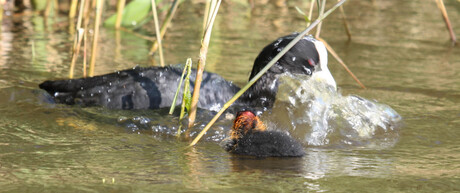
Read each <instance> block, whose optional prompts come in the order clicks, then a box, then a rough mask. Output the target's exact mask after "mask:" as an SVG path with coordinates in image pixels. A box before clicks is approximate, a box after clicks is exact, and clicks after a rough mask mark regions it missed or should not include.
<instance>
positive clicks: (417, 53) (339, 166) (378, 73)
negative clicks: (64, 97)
mask: <svg viewBox="0 0 460 193" xmlns="http://www.w3.org/2000/svg"><path fill="white" fill-rule="evenodd" d="M277 2H278V1H277ZM277 2H274V1H268V2H265V1H264V2H257V3H256V8H255V9H254V10H253V11H251V10H250V8H248V7H247V6H246V5H245V4H244V2H243V3H240V1H228V3H225V4H224V5H225V6H223V7H222V9H221V10H220V12H219V14H220V15H219V16H218V18H217V21H216V22H217V23H216V24H215V30H214V32H213V37H212V41H211V48H210V53H209V58H208V65H207V67H206V68H207V70H209V71H212V72H217V73H219V74H221V75H222V76H224V77H225V78H226V79H228V80H232V81H234V82H235V83H236V84H238V85H242V84H244V83H245V82H246V80H247V77H248V74H249V71H250V68H251V64H252V62H253V60H254V58H255V56H256V55H257V53H258V51H260V49H261V48H262V47H263V46H264V45H266V44H267V43H269V42H271V41H273V40H275V39H276V38H277V37H279V36H282V35H286V34H287V33H290V32H293V31H300V30H302V28H303V26H304V21H303V18H302V16H300V15H298V14H297V13H296V11H295V8H294V6H299V7H301V8H305V9H306V8H307V5H306V1H289V2H288V3H287V6H281V7H279V6H278V5H277ZM352 2H353V3H347V4H346V5H345V11H346V13H347V16H348V17H349V18H348V19H349V22H350V26H351V30H352V35H353V37H352V40H351V41H347V38H346V35H345V32H344V30H343V28H342V23H341V22H342V20H341V18H340V16H339V14H336V13H334V14H333V15H331V16H330V17H329V18H328V19H327V20H326V22H325V23H324V25H323V30H322V35H321V36H322V37H323V38H324V39H326V40H327V41H328V43H329V44H330V45H331V46H332V47H333V48H334V49H335V50H336V52H337V53H338V54H339V55H340V56H342V59H343V60H344V61H345V62H346V63H347V64H348V65H349V67H350V68H351V70H353V72H354V73H355V74H356V75H357V76H358V78H360V80H361V81H362V82H363V83H364V84H365V85H366V86H367V87H368V89H366V90H363V89H360V88H359V87H358V86H357V84H356V83H355V82H354V81H353V79H351V78H350V76H349V75H348V74H347V73H346V72H345V71H344V70H343V69H342V67H340V66H339V64H338V63H337V62H335V61H334V59H332V58H331V57H329V61H330V62H329V69H330V71H331V73H332V74H333V76H334V77H335V80H336V82H337V84H338V88H339V93H337V95H338V99H341V100H338V101H336V103H333V104H336V105H339V106H340V105H342V106H341V107H344V106H347V105H348V106H349V107H350V109H349V110H350V111H346V112H347V113H356V112H355V111H353V110H356V108H351V106H352V104H355V105H357V107H363V108H364V109H363V110H364V111H365V110H368V109H367V105H366V104H369V103H373V104H382V106H380V105H376V106H375V107H376V108H380V107H382V108H384V109H387V106H385V105H388V106H389V107H390V108H391V109H393V110H395V111H396V112H397V113H398V114H399V115H400V116H401V117H402V123H403V125H402V127H400V126H399V125H396V126H395V127H393V129H392V127H391V126H392V125H383V126H384V127H386V130H384V129H382V128H383V126H378V124H377V127H374V128H375V129H376V130H375V132H374V133H373V134H372V132H368V133H363V134H361V135H363V136H369V134H370V136H371V138H370V139H371V140H365V139H366V138H357V137H360V133H359V132H354V131H353V130H350V127H338V128H343V129H345V130H343V131H340V132H336V133H332V134H333V135H327V136H326V139H329V142H328V144H326V143H323V144H319V145H315V144H312V143H309V141H308V140H307V141H303V142H304V144H305V145H306V151H307V154H306V156H304V157H303V158H297V159H277V158H269V159H263V160H260V159H252V158H246V157H238V156H232V155H229V154H228V153H226V152H225V151H223V149H222V148H221V147H220V146H219V143H218V142H216V141H219V140H220V139H212V136H223V135H225V131H226V129H228V125H229V122H231V120H232V117H231V116H228V117H224V118H222V119H221V120H220V121H219V122H218V125H217V126H216V127H213V128H212V132H213V133H214V134H213V135H210V136H208V138H207V140H205V141H202V142H200V143H199V144H198V145H197V146H196V147H194V148H185V147H186V146H187V145H188V143H189V142H188V141H187V139H186V138H185V137H182V138H181V139H177V138H176V137H174V133H163V132H154V130H153V129H151V127H152V126H155V125H156V124H160V123H161V124H162V125H164V126H168V128H172V127H174V126H175V129H177V122H178V120H177V118H176V117H174V116H163V113H164V111H166V110H163V109H162V110H157V111H129V112H126V111H110V110H106V109H102V108H80V107H71V106H65V105H56V104H50V103H48V102H47V99H46V97H44V95H43V91H40V90H39V89H38V83H40V82H42V81H44V80H47V79H56V78H65V77H66V76H67V73H68V65H69V63H70V59H71V58H70V54H69V50H70V48H71V46H72V42H71V41H69V39H71V38H72V36H71V35H70V34H69V33H68V32H67V29H68V28H67V23H66V21H65V19H59V20H56V19H52V20H48V21H47V23H45V22H44V20H43V18H42V17H40V16H33V15H24V16H20V15H14V16H11V17H6V18H4V20H3V24H2V36H1V37H2V39H1V44H0V45H1V49H0V52H1V56H0V57H1V59H0V69H1V70H0V115H1V116H0V187H1V189H0V191H2V192H43V191H55V192H62V191H65V192H108V191H111V192H171V191H174V192H193V191H203V192H215V191H223V192H230V191H232V192H233V191H241V192H262V191H263V192H294V191H295V192H458V191H460V188H459V186H458V184H460V181H459V178H460V176H459V174H460V169H459V168H460V165H459V163H460V154H459V153H458V152H460V148H459V147H460V145H459V143H458V138H459V134H460V133H459V132H458V128H459V126H460V121H459V120H460V119H459V118H460V107H459V106H458V104H459V102H460V84H459V83H460V75H459V72H458V70H457V69H458V68H459V67H460V51H459V49H458V47H451V46H450V43H449V38H448V32H447V31H446V30H445V26H444V23H442V19H441V17H440V13H439V11H438V10H436V5H435V3H434V2H425V1H352ZM329 3H330V2H329ZM445 3H446V6H447V11H448V13H449V17H450V19H451V21H452V24H453V27H454V29H456V33H457V34H458V29H457V28H458V26H459V23H458V22H457V21H460V15H459V12H458V7H459V4H458V2H457V1H445ZM201 10H202V4H199V3H195V2H191V1H187V2H186V3H185V4H183V5H182V6H181V7H180V8H179V9H178V12H177V13H178V15H177V17H176V18H175V19H174V20H173V22H174V25H172V28H171V30H170V32H168V35H167V36H166V39H165V40H164V43H165V44H166V45H167V46H166V47H165V51H164V52H165V55H166V61H167V63H171V64H177V63H184V62H185V61H186V58H188V57H192V58H196V57H197V56H198V50H199V42H200V33H201V21H202V18H201V15H200V14H198V13H199V12H200V11H201ZM152 31H153V29H144V30H142V31H140V32H139V33H141V34H146V35H151V34H152ZM101 33H102V34H101V42H103V43H102V44H101V45H100V46H101V47H100V50H99V51H100V54H99V55H98V60H97V61H98V64H97V67H96V73H97V74H103V73H108V72H113V71H115V70H121V69H126V68H132V67H133V66H136V65H140V66H148V65H150V63H151V61H150V60H149V58H148V57H146V56H145V55H146V54H147V53H148V51H149V46H150V44H151V43H150V42H149V41H148V40H144V39H142V38H140V37H138V36H135V35H133V34H130V33H126V32H122V33H121V34H120V35H121V38H120V39H118V40H117V39H116V37H117V34H116V33H114V32H113V31H111V30H109V29H102V30H101ZM32 48H34V49H32ZM33 50H34V51H33ZM33 53H34V54H33ZM80 64H81V63H80ZM77 69H81V66H78V65H77ZM81 74H82V72H81V71H80V70H77V74H76V76H77V77H78V76H81ZM355 96H359V98H358V97H355ZM360 98H363V99H365V100H361V99H360ZM294 99H295V100H296V101H298V102H299V101H300V99H299V98H294ZM348 100H350V101H351V102H353V103H348V102H346V101H348ZM374 100H376V101H374ZM313 101H314V100H313ZM334 101H335V100H334ZM361 102H362V103H361ZM278 104H279V106H277V107H276V108H275V109H274V110H273V111H272V112H269V113H267V114H264V115H263V117H262V118H263V120H264V121H265V122H272V124H276V125H277V126H278V127H277V128H279V129H287V130H290V129H291V130H290V131H292V129H293V128H294V127H295V128H301V127H303V126H308V127H309V125H305V124H302V123H294V124H292V122H291V121H290V120H291V119H290V117H289V116H294V117H300V118H305V119H307V118H308V117H307V116H299V115H302V114H301V113H305V111H300V110H302V108H300V106H301V105H299V103H297V104H296V105H299V108H291V106H290V105H289V104H290V101H289V100H283V101H281V100H280V101H279V103H278ZM283 104H285V105H284V106H282V105H283ZM305 104H306V105H308V104H309V102H307V103H305ZM384 104H385V105H384ZM281 107H283V108H281ZM318 107H324V106H321V105H320V104H319V106H318ZM296 109H299V112H295V110H296ZM323 109H328V108H323ZM330 109H332V110H331V111H332V112H335V113H337V112H341V111H345V110H346V109H340V108H339V109H334V108H333V107H331V108H330ZM292 110H294V111H292ZM363 110H361V109H360V110H359V111H358V112H362V111H363ZM289 112H293V113H292V114H289ZM379 112H384V114H385V112H386V111H379ZM207 113H209V112H200V116H201V117H199V120H200V122H199V123H198V124H199V125H203V124H206V123H207V117H210V115H209V116H208V114H207ZM386 113H387V115H388V117H389V118H391V117H392V115H393V113H392V112H391V111H388V112H386ZM211 114H212V113H211ZM273 117H274V118H276V119H274V118H273ZM338 117H342V116H338ZM272 118H273V119H272ZM299 121H302V119H300V120H299ZM343 121H348V120H340V119H339V120H335V121H331V122H328V123H330V124H332V123H334V125H338V124H339V123H340V124H341V126H342V125H343V123H344V122H343ZM149 128H150V129H149ZM351 128H352V129H353V128H355V127H351ZM371 128H372V127H371ZM335 129H337V128H335ZM172 131H174V129H172ZM296 131H299V130H298V129H296ZM334 131H337V130H334ZM215 132H217V134H215ZM219 132H220V133H219ZM222 133H224V134H222ZM292 133H293V134H292V135H293V136H295V137H298V138H299V139H300V138H301V137H302V138H303V137H304V136H305V135H304V134H302V133H300V134H299V133H295V132H292ZM342 133H344V134H346V135H342ZM347 135H350V136H351V137H352V138H346V137H344V136H347ZM209 137H210V138H209ZM357 139H360V140H357ZM367 139H369V138H367ZM386 139H388V140H386ZM345 142H351V143H352V144H347V143H345Z"/></svg>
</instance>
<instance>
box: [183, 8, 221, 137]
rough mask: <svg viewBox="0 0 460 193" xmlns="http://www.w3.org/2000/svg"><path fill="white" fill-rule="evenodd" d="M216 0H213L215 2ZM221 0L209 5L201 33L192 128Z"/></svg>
mask: <svg viewBox="0 0 460 193" xmlns="http://www.w3.org/2000/svg"><path fill="white" fill-rule="evenodd" d="M215 1H216V0H213V2H215ZM221 2H222V1H221V0H217V3H213V5H215V6H213V7H211V10H212V11H211V12H210V14H211V17H210V18H209V20H208V21H209V22H208V25H207V26H206V31H205V33H204V34H203V41H202V43H201V49H200V57H199V59H198V68H197V71H196V79H195V87H194V89H193V96H192V105H191V109H190V112H189V116H188V128H189V129H190V128H192V126H193V124H194V123H195V118H196V109H197V104H198V99H199V97H200V88H201V81H202V80H201V79H202V77H203V71H204V67H205V66H206V55H207V53H208V46H209V41H210V40H211V31H212V26H213V25H214V21H215V19H216V15H217V12H218V11H219V7H220V3H221Z"/></svg>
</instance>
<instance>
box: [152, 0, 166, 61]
mask: <svg viewBox="0 0 460 193" xmlns="http://www.w3.org/2000/svg"><path fill="white" fill-rule="evenodd" d="M152 11H153V20H154V23H155V33H156V36H157V42H158V46H159V51H160V64H161V66H165V61H164V57H163V47H162V46H161V34H160V27H159V26H160V25H159V24H158V14H157V5H156V3H155V0H152Z"/></svg>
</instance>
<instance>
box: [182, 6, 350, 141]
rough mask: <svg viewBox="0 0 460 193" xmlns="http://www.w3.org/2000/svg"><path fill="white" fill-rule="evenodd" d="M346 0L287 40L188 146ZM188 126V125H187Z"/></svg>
mask: <svg viewBox="0 0 460 193" xmlns="http://www.w3.org/2000/svg"><path fill="white" fill-rule="evenodd" d="M345 1H347V0H341V1H339V2H338V3H337V4H335V5H334V6H333V7H332V8H331V9H329V10H328V11H327V12H326V13H324V14H323V15H320V16H319V17H318V19H316V20H315V21H314V22H313V23H312V24H311V25H309V26H308V27H307V28H306V29H305V30H304V31H303V32H301V33H300V34H299V35H298V36H297V37H296V38H294V39H293V40H292V41H291V42H289V44H288V45H286V47H284V49H283V50H281V52H279V53H278V54H277V55H276V56H275V57H274V58H273V59H272V60H271V61H270V62H269V63H268V64H267V65H266V66H265V67H264V68H263V69H262V70H261V71H260V72H259V73H257V74H256V75H255V76H254V77H253V78H252V79H251V80H250V81H249V82H248V83H247V84H246V85H245V86H244V87H243V88H242V89H241V90H240V91H238V92H237V93H236V94H235V95H234V96H233V97H232V98H231V99H230V100H229V101H228V102H227V103H225V104H224V106H223V107H222V108H221V109H220V111H219V112H218V113H217V114H216V115H215V116H214V117H213V118H212V120H211V121H209V123H208V124H207V125H206V126H205V127H204V129H203V130H202V131H201V132H200V133H199V134H198V135H197V136H196V137H195V139H193V141H192V143H190V145H189V146H194V145H195V144H196V143H197V142H198V141H199V140H200V139H201V137H203V135H204V134H205V133H206V132H207V131H208V130H209V128H211V126H212V124H214V123H215V122H216V120H217V119H218V118H219V117H220V115H222V113H223V112H224V111H225V110H227V108H228V107H230V105H231V104H233V103H234V102H235V101H236V99H238V98H239V97H240V96H241V95H242V94H243V93H244V92H245V91H246V90H248V89H249V87H251V86H252V85H253V84H254V83H255V82H256V81H257V80H258V79H259V78H260V77H261V76H262V75H263V74H264V73H265V72H267V70H268V69H270V67H272V66H273V64H275V62H277V61H278V60H279V59H280V58H281V57H282V56H283V55H284V54H285V53H286V52H288V51H289V49H291V48H292V47H293V46H294V45H295V44H296V43H297V42H298V41H300V39H302V38H303V37H304V36H305V35H306V34H307V33H308V32H309V31H310V30H311V29H313V28H314V27H315V26H316V25H318V24H319V23H320V22H321V21H322V20H323V19H324V18H326V17H327V16H328V15H329V14H331V13H332V12H333V11H334V10H335V9H337V7H339V6H341V5H342V4H343V3H345ZM189 128H190V127H189Z"/></svg>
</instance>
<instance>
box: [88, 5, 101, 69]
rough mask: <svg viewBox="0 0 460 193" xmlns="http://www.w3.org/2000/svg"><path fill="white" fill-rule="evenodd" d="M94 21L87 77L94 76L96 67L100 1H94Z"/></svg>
mask: <svg viewBox="0 0 460 193" xmlns="http://www.w3.org/2000/svg"><path fill="white" fill-rule="evenodd" d="M96 1H97V2H96V3H97V4H96V21H95V23H94V36H93V44H92V46H91V49H92V50H91V60H90V67H89V76H94V68H95V65H96V56H97V41H98V38H99V24H100V23H101V17H102V8H103V6H104V3H103V2H102V0H96Z"/></svg>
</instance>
